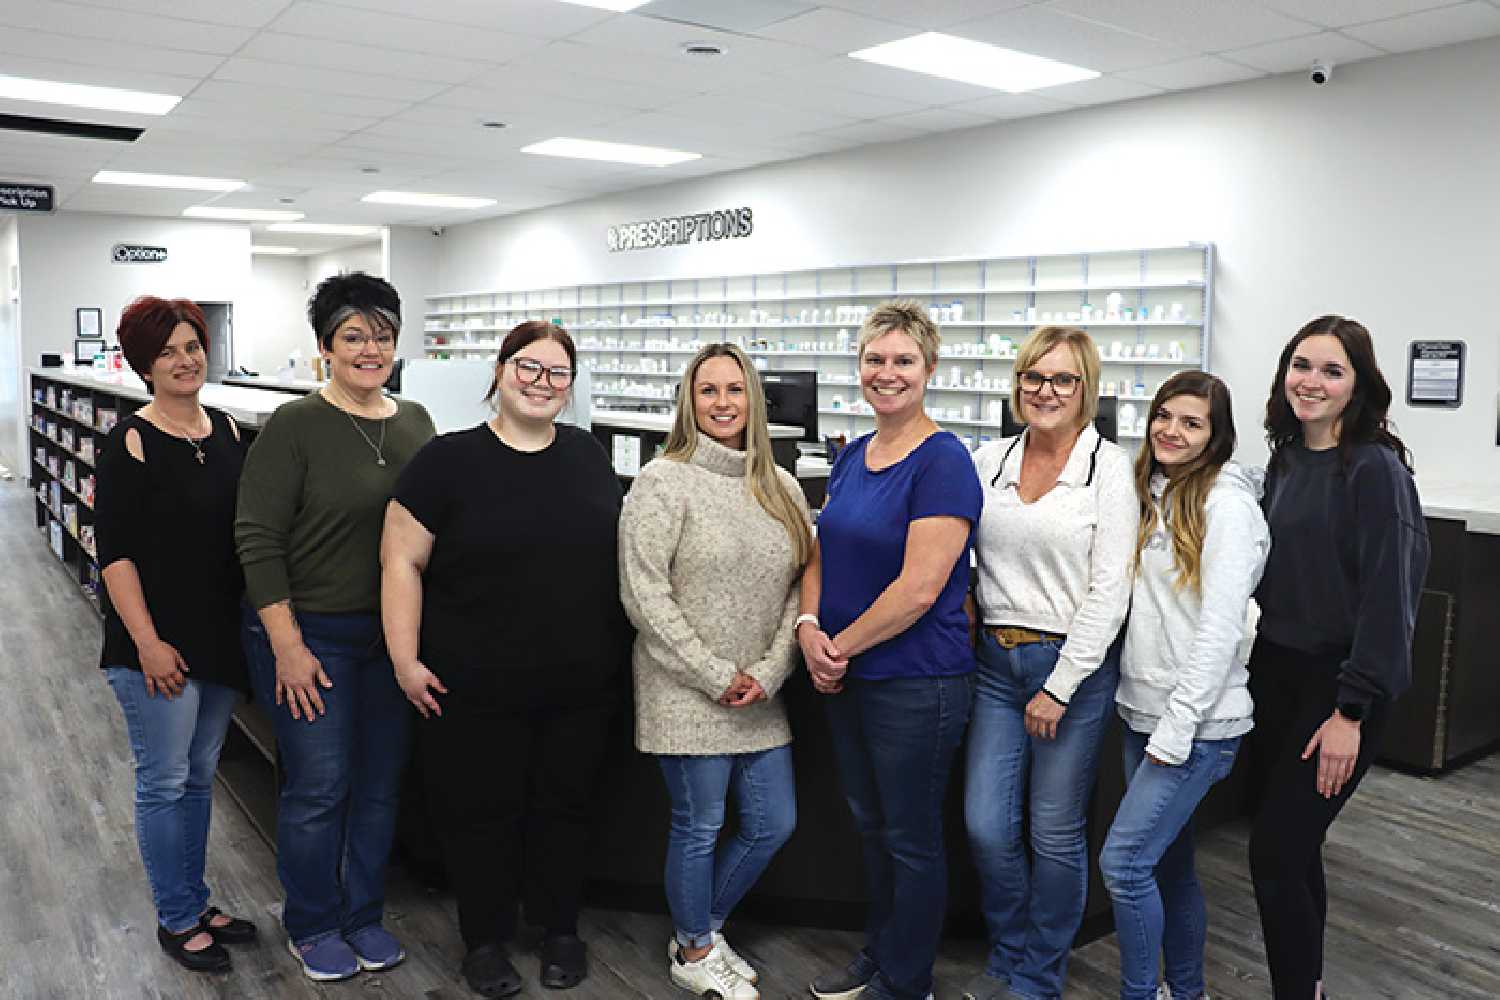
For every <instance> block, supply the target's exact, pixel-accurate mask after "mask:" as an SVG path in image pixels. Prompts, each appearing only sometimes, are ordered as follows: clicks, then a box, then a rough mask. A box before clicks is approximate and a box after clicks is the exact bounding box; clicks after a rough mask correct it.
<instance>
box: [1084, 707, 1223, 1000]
mask: <svg viewBox="0 0 1500 1000" xmlns="http://www.w3.org/2000/svg"><path fill="white" fill-rule="evenodd" d="M1149 741H1150V736H1149V735H1148V734H1146V733H1137V732H1135V731H1134V730H1132V729H1131V728H1129V727H1128V726H1127V727H1125V741H1124V742H1125V777H1126V780H1127V781H1128V782H1129V784H1128V785H1127V787H1126V789H1125V798H1124V800H1123V801H1122V802H1121V803H1120V809H1119V812H1117V813H1115V821H1114V824H1113V825H1112V826H1111V827H1110V828H1109V838H1108V839H1107V840H1106V841H1105V842H1104V851H1103V852H1102V853H1101V854H1100V855H1099V868H1100V870H1101V872H1102V873H1103V875H1104V884H1105V886H1107V887H1108V889H1109V894H1110V897H1111V898H1112V899H1113V900H1114V904H1115V930H1116V932H1117V933H1118V934H1119V937H1120V1000H1151V998H1153V997H1155V996H1156V989H1157V985H1158V984H1157V980H1156V972H1157V967H1158V965H1157V963H1158V959H1160V958H1161V957H1162V953H1163V951H1165V953H1166V956H1165V967H1166V973H1167V986H1168V987H1169V988H1170V989H1171V991H1172V996H1173V998H1174V1000H1198V998H1199V997H1201V996H1202V995H1203V941H1204V937H1205V934H1206V930H1205V928H1206V925H1207V916H1206V915H1205V911H1204V906H1203V890H1202V888H1201V887H1199V885H1198V874H1197V872H1196V871H1194V869H1193V829H1192V826H1191V821H1192V818H1193V810H1195V809H1197V808H1198V803H1199V802H1201V801H1203V796H1205V795H1207V794H1208V790H1209V789H1210V788H1212V787H1213V785H1214V783H1215V782H1217V781H1220V780H1222V779H1223V778H1224V777H1225V776H1226V775H1227V774H1229V772H1230V770H1232V769H1233V767H1234V757H1235V754H1236V753H1237V752H1238V751H1239V746H1240V738H1239V737H1238V736H1235V737H1231V738H1230V739H1225V740H1194V741H1193V749H1192V752H1191V753H1189V754H1188V759H1187V760H1185V761H1184V762H1183V763H1181V764H1178V765H1176V766H1172V767H1164V766H1162V765H1160V764H1153V763H1151V762H1150V761H1148V760H1146V759H1145V757H1146V744H1147V743H1148V742H1149Z"/></svg>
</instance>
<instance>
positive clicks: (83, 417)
mask: <svg viewBox="0 0 1500 1000" xmlns="http://www.w3.org/2000/svg"><path fill="white" fill-rule="evenodd" d="M72 414H73V419H74V420H76V421H78V422H79V423H81V424H92V423H93V422H94V401H93V400H92V399H89V398H88V397H86V396H85V397H84V398H83V399H77V400H74V401H73V409H72Z"/></svg>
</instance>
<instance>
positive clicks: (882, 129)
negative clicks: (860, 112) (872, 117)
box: [821, 121, 927, 145]
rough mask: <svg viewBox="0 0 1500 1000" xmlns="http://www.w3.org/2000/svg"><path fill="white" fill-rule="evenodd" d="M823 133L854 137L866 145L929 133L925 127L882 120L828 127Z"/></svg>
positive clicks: (857, 141)
mask: <svg viewBox="0 0 1500 1000" xmlns="http://www.w3.org/2000/svg"><path fill="white" fill-rule="evenodd" d="M821 134H823V135H827V136H832V137H833V138H835V139H853V140H855V142H856V143H857V144H859V145H866V144H871V143H878V142H900V141H901V140H903V139H915V138H916V137H917V136H919V135H926V134H927V133H926V131H924V130H923V129H919V128H906V127H903V126H901V125H892V124H890V123H889V122H883V121H881V122H860V123H858V124H856V125H846V126H844V127H843V128H833V129H828V130H826V131H825V132H823V133H821Z"/></svg>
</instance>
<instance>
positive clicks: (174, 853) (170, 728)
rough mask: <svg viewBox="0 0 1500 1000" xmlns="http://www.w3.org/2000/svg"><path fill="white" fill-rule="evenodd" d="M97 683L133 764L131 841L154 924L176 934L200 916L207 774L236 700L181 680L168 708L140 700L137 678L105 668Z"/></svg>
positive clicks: (227, 692) (208, 809)
mask: <svg viewBox="0 0 1500 1000" xmlns="http://www.w3.org/2000/svg"><path fill="white" fill-rule="evenodd" d="M105 676H106V677H107V678H108V680H109V686H110V687H111V688H112V689H113V690H114V693H115V698H116V699H117V700H118V701H119V702H120V710H121V711H122V712H124V714H125V730H126V732H127V733H128V734H129V736H130V752H131V754H132V755H134V757H135V839H136V842H137V843H138V844H139V845H140V849H141V861H142V863H143V864H144V865H145V867H146V879H147V880H148V881H149V882H150V883H151V895H152V898H153V899H154V900H155V902H156V921H157V923H159V924H161V926H162V927H164V928H166V930H167V931H168V932H170V933H172V934H180V933H182V932H183V931H185V930H187V929H188V928H190V927H193V926H194V925H196V924H197V923H198V918H199V917H201V916H202V915H203V911H204V910H205V909H207V908H208V886H207V885H205V884H204V882H203V865H204V854H205V852H206V850H207V847H208V824H209V817H210V815H211V813H212V810H213V784H214V771H215V770H216V769H217V768H218V766H219V751H220V750H222V749H223V748H224V734H225V733H226V732H228V730H229V716H230V713H232V712H233V711H234V704H235V701H236V700H237V699H238V698H239V694H238V693H237V692H236V691H235V690H234V689H233V688H228V687H224V686H223V685H222V684H211V683H207V682H204V681H195V680H189V681H188V682H187V683H186V684H184V685H183V688H182V693H181V694H180V695H177V696H176V697H175V698H172V699H171V700H168V699H167V698H166V697H165V696H164V695H161V694H157V695H150V696H148V695H147V694H146V679H145V675H143V674H142V673H141V672H140V671H139V670H132V669H131V668H129V667H109V668H107V669H106V670H105Z"/></svg>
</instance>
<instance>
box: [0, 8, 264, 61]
mask: <svg viewBox="0 0 1500 1000" xmlns="http://www.w3.org/2000/svg"><path fill="white" fill-rule="evenodd" d="M175 6H176V8H177V9H176V10H174V11H173V13H177V14H180V13H181V5H180V4H178V5H175ZM0 25H5V26H6V27H12V28H31V29H34V30H36V31H47V32H52V33H54V34H59V35H73V36H77V37H79V38H97V39H103V40H106V41H110V42H113V43H115V44H116V45H119V46H125V45H147V46H151V47H155V48H166V49H179V50H182V51H185V52H206V53H210V54H215V55H229V54H230V53H232V52H234V51H235V50H236V49H238V48H239V47H240V46H241V45H243V44H245V42H246V41H248V40H249V39H250V38H251V36H252V35H253V34H254V32H253V31H251V30H249V29H248V28H236V27H226V26H223V25H215V24H204V23H202V22H201V21H197V20H183V19H181V18H179V17H157V16H153V15H150V14H141V13H134V12H131V11H123V10H116V9H112V8H108V7H89V6H84V5H82V4H75V3H60V2H57V0H5V3H4V4H0Z"/></svg>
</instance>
